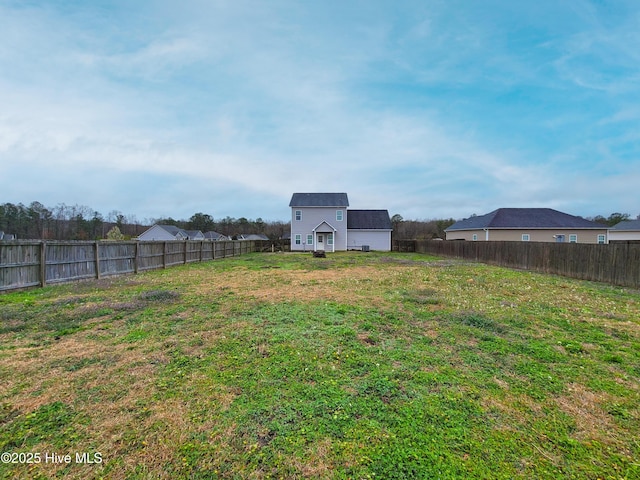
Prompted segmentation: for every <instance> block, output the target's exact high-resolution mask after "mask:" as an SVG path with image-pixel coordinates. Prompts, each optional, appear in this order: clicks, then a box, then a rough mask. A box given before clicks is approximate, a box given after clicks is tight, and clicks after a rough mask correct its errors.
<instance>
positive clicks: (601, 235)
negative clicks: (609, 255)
mask: <svg viewBox="0 0 640 480" xmlns="http://www.w3.org/2000/svg"><path fill="white" fill-rule="evenodd" d="M605 240H606V237H605V236H604V235H603V234H600V235H598V243H604V242H605Z"/></svg>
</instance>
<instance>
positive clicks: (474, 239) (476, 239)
mask: <svg viewBox="0 0 640 480" xmlns="http://www.w3.org/2000/svg"><path fill="white" fill-rule="evenodd" d="M471 240H473V241H474V242H477V241H478V234H477V233H474V234H473V236H472V237H471Z"/></svg>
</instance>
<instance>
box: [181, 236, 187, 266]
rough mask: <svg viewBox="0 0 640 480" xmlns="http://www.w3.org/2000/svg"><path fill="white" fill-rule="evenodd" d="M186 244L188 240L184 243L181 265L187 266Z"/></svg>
mask: <svg viewBox="0 0 640 480" xmlns="http://www.w3.org/2000/svg"><path fill="white" fill-rule="evenodd" d="M187 243H189V240H185V241H184V261H183V262H182V263H183V265H186V264H187Z"/></svg>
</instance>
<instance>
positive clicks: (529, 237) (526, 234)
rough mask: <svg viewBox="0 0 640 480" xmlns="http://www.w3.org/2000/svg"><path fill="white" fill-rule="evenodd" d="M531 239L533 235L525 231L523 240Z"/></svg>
mask: <svg viewBox="0 0 640 480" xmlns="http://www.w3.org/2000/svg"><path fill="white" fill-rule="evenodd" d="M530 240H531V235H529V234H528V233H523V234H522V241H523V242H528V241H530Z"/></svg>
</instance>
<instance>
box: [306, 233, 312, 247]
mask: <svg viewBox="0 0 640 480" xmlns="http://www.w3.org/2000/svg"><path fill="white" fill-rule="evenodd" d="M307 245H313V234H311V233H309V234H307Z"/></svg>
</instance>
